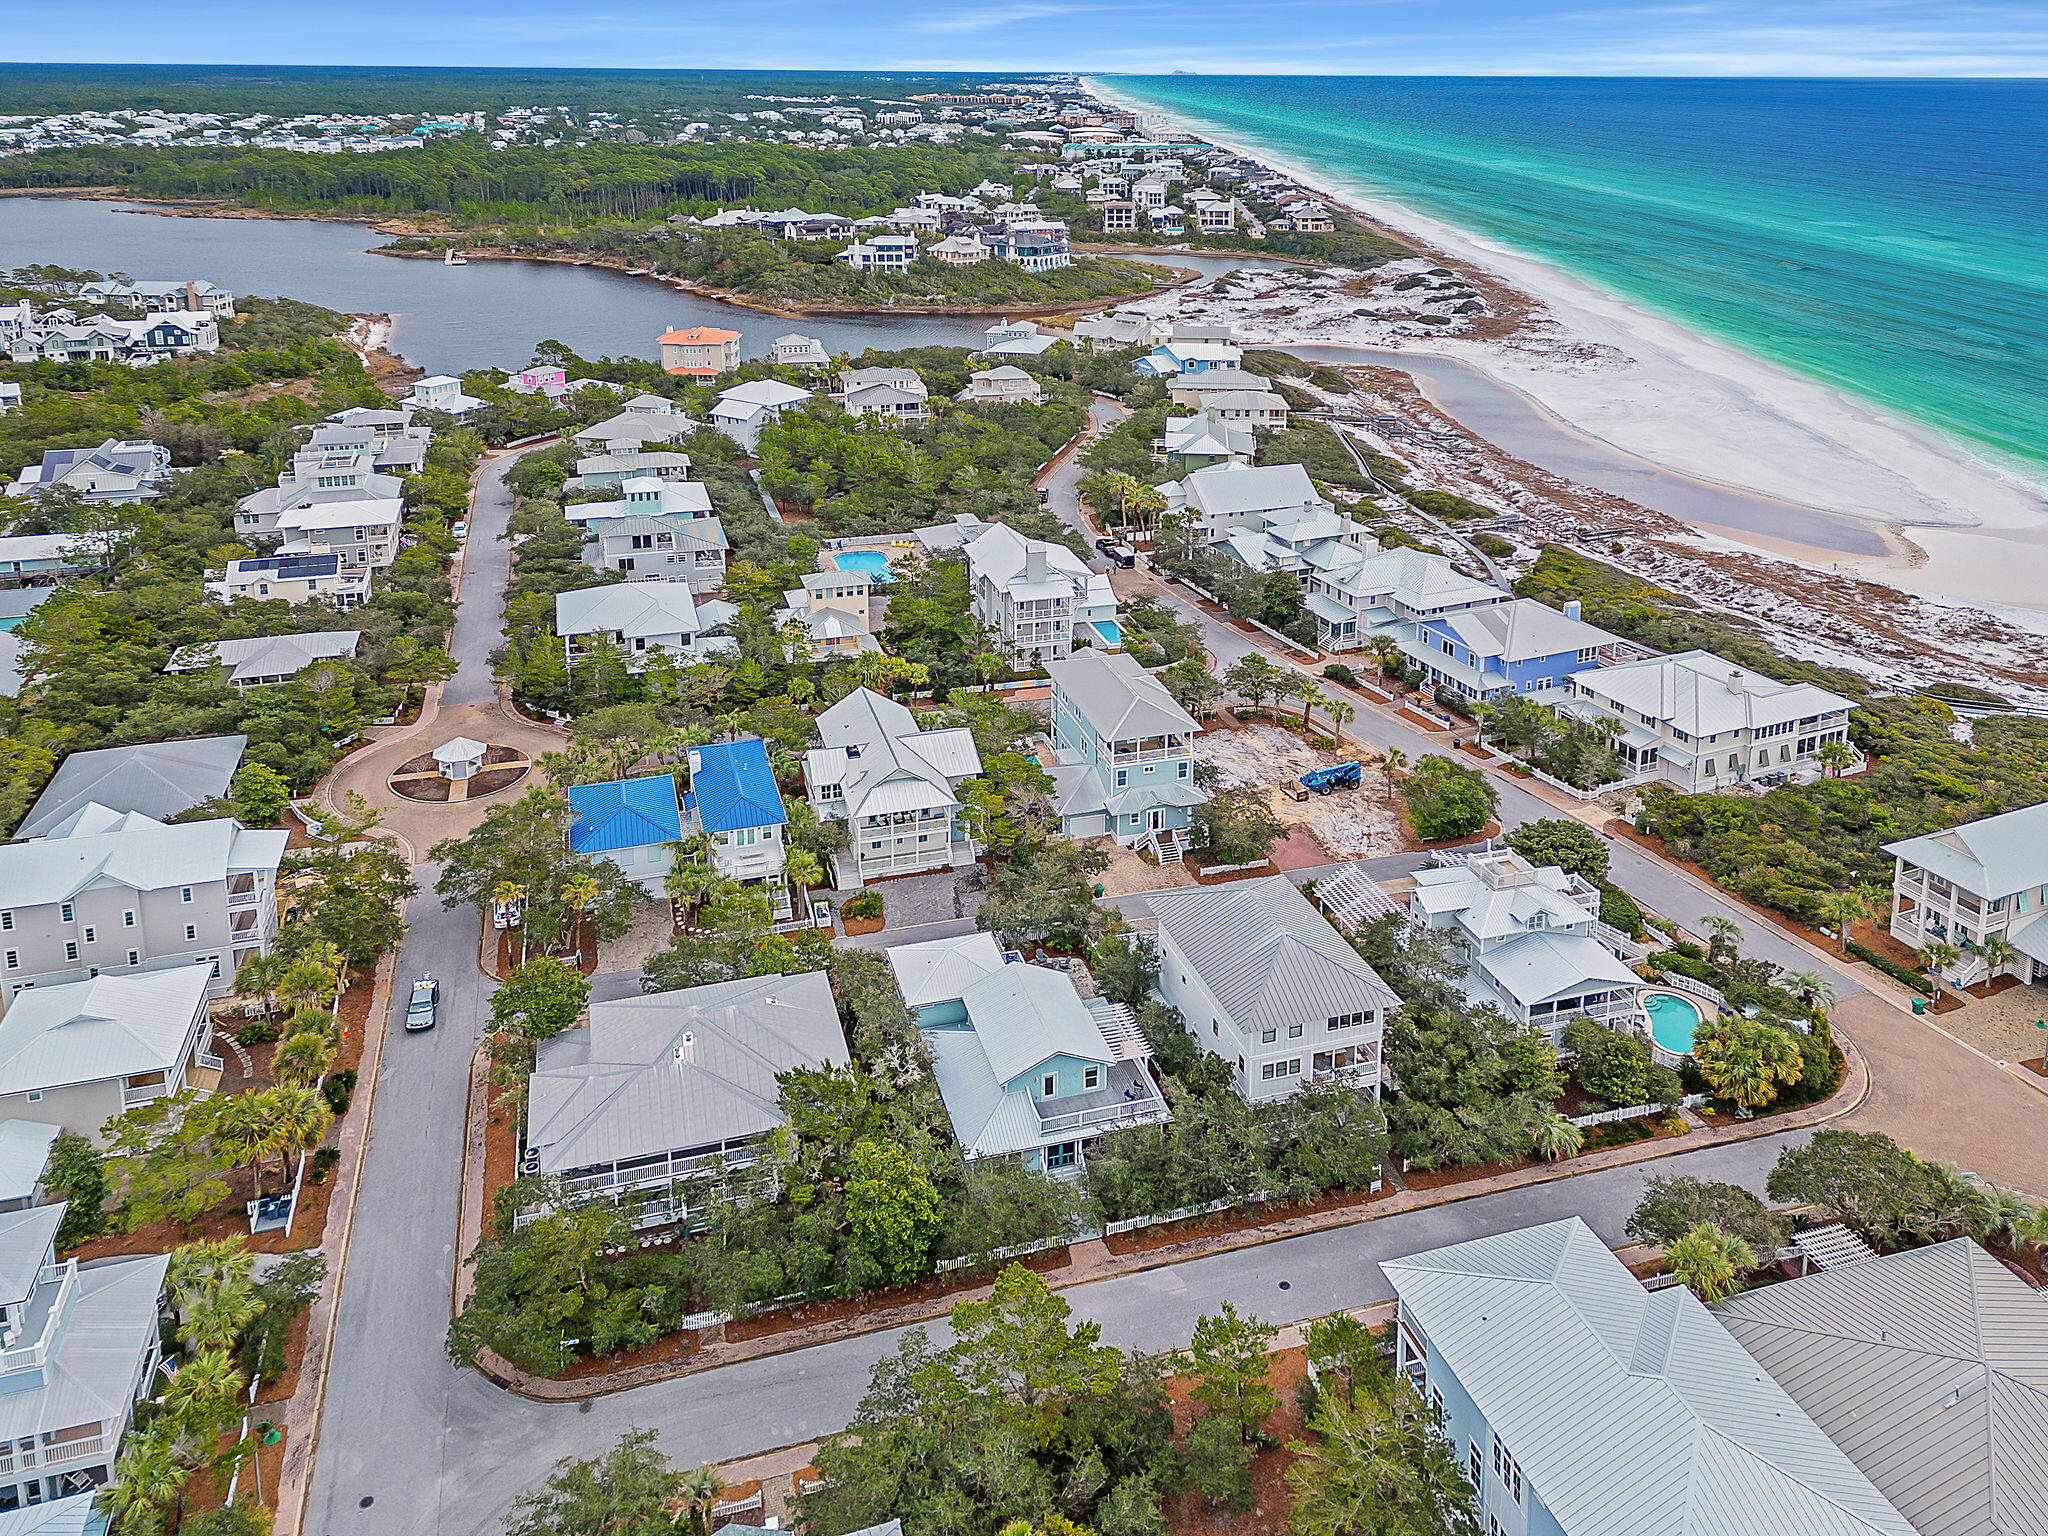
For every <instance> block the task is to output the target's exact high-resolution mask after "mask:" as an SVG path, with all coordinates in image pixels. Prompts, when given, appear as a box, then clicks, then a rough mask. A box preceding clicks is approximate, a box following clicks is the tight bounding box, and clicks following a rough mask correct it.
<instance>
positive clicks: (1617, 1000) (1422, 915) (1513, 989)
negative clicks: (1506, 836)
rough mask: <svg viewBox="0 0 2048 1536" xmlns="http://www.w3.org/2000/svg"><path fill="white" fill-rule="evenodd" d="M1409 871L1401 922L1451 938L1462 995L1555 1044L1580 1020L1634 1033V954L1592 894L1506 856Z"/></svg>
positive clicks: (1574, 881)
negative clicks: (1410, 884) (1459, 956)
mask: <svg viewBox="0 0 2048 1536" xmlns="http://www.w3.org/2000/svg"><path fill="white" fill-rule="evenodd" d="M1438 858H1439V863H1438V864H1437V865H1436V866H1435V867H1433V868H1424V869H1418V870H1416V871H1415V873H1414V875H1413V876H1412V879H1413V881H1414V888H1413V889H1412V890H1411V891H1409V892H1408V895H1407V902H1408V915H1409V917H1410V919H1411V920H1412V921H1415V922H1418V923H1420V924H1422V925H1423V926H1424V927H1428V928H1433V929H1436V930H1439V931H1442V932H1449V933H1451V934H1454V935H1455V936H1456V938H1457V940H1458V942H1459V944H1460V946H1461V947H1462V950H1463V957H1464V960H1465V963H1466V969H1465V980H1464V986H1465V994H1466V996H1467V997H1468V998H1470V999H1471V1000H1472V1001H1473V1002H1474V1003H1476V1004H1479V1005H1481V1006H1486V1005H1491V1006H1493V1007H1496V1008H1498V1009H1500V1011H1501V1012H1502V1013H1504V1014H1506V1015H1507V1016H1508V1018H1510V1019H1512V1020H1513V1021H1514V1022H1515V1023H1517V1024H1526V1025H1532V1026H1534V1027H1535V1028H1537V1029H1541V1030H1545V1031H1547V1032H1548V1033H1549V1035H1550V1037H1551V1038H1552V1039H1553V1040H1555V1039H1556V1038H1557V1036H1558V1035H1559V1033H1560V1032H1561V1031H1562V1030H1563V1029H1564V1026H1565V1025H1566V1024H1567V1023H1569V1022H1570V1021H1571V1020H1572V1019H1574V1018H1576V1017H1578V1016H1579V1015H1580V1014H1584V1015H1585V1016H1586V1017H1588V1018H1592V1019H1599V1020H1602V1021H1604V1022H1608V1023H1611V1024H1615V1025H1617V1026H1622V1027H1636V1026H1638V1025H1639V1024H1640V1023H1641V1022H1642V1021H1641V1019H1640V1017H1639V1014H1640V1010H1639V1008H1638V1005H1637V1002H1636V998H1637V994H1638V992H1639V990H1640V988H1641V986H1642V978H1641V977H1639V976H1637V975H1636V973H1635V972H1634V971H1632V970H1630V969H1629V968H1628V966H1627V964H1625V963H1624V961H1623V958H1622V957H1623V956H1624V955H1626V956H1627V957H1628V958H1629V959H1636V958H1639V957H1640V956H1641V954H1642V952H1643V951H1642V946H1641V945H1639V944H1637V943H1635V942H1634V941H1633V940H1632V939H1630V938H1629V937H1628V936H1627V935H1626V934H1624V933H1621V932H1619V931H1618V930H1616V929H1614V928H1611V927H1609V926H1608V925H1607V924H1605V923H1603V922H1601V921H1600V919H1599V917H1598V915H1597V914H1598V913H1599V910H1600V893H1599V892H1598V891H1596V890H1595V889H1594V888H1593V887H1592V886H1591V885H1589V884H1588V883H1587V882H1586V881H1585V880H1583V879H1581V878H1580V877H1579V876H1578V875H1575V874H1570V873H1567V872H1566V871H1565V870H1562V869H1559V868H1558V867H1557V866H1556V865H1554V864H1546V865H1544V866H1543V867H1542V868H1540V869H1539V868H1537V867H1536V866H1535V865H1532V864H1531V863H1530V862H1529V861H1528V860H1527V859H1525V858H1523V857H1522V856H1521V855H1520V854H1519V853H1516V852H1515V851H1514V850H1512V849H1509V848H1486V849H1483V850H1481V851H1478V852H1475V853H1470V854H1440V855H1438Z"/></svg>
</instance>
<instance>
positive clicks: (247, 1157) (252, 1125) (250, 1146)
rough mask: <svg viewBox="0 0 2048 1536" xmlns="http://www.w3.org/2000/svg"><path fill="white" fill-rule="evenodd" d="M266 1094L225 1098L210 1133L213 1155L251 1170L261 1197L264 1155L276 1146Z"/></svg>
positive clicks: (236, 1166)
mask: <svg viewBox="0 0 2048 1536" xmlns="http://www.w3.org/2000/svg"><path fill="white" fill-rule="evenodd" d="M265 1097H266V1095H264V1094H262V1093H237V1094H234V1095H232V1096H230V1097H229V1098H227V1099H225V1100H224V1101H222V1103H221V1106H220V1110H219V1113H218V1117H217V1118H216V1120H215V1121H214V1127H213V1135H212V1137H211V1142H212V1146H213V1153H214V1156H216V1157H218V1158H220V1159H222V1160H223V1161H225V1162H226V1163H227V1164H228V1165H229V1166H230V1167H234V1168H247V1169H249V1170H250V1177H251V1178H252V1179H253V1181H254V1182H255V1185H256V1194H257V1196H258V1197H259V1198H260V1197H261V1196H262V1194H263V1159H264V1158H266V1157H268V1156H269V1155H270V1154H271V1153H272V1152H274V1151H276V1150H277V1148H276V1145H275V1143H274V1141H273V1139H272V1134H271V1128H270V1117H269V1115H268V1113H267V1112H266V1107H265V1105H264V1102H263V1101H264V1099H265Z"/></svg>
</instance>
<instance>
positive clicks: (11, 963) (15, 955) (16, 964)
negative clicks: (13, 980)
mask: <svg viewBox="0 0 2048 1536" xmlns="http://www.w3.org/2000/svg"><path fill="white" fill-rule="evenodd" d="M7 969H9V970H10V971H18V970H20V969H21V951H20V950H18V949H10V950H9V951H7Z"/></svg>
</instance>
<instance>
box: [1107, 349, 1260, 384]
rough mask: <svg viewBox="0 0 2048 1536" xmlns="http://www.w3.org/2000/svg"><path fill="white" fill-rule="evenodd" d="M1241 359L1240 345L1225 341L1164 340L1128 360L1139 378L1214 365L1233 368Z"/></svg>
mask: <svg viewBox="0 0 2048 1536" xmlns="http://www.w3.org/2000/svg"><path fill="white" fill-rule="evenodd" d="M1243 360H1244V352H1243V349H1241V348H1239V347H1236V346H1233V345H1232V344H1231V343H1230V342H1227V341H1208V340H1201V341H1194V340H1176V341H1166V342H1161V343H1160V344H1159V345H1158V346H1156V347H1154V348H1153V349H1152V350H1151V351H1150V352H1148V353H1146V354H1145V355H1144V356H1143V357H1141V358H1139V359H1138V360H1137V361H1136V362H1135V363H1133V364H1131V372H1133V373H1135V374H1137V375H1138V376H1139V377H1141V378H1151V379H1173V378H1179V377H1181V376H1182V375H1184V374H1191V373H1209V372H1211V371H1213V370H1215V369H1218V368H1231V369H1234V368H1236V367H1237V366H1238V364H1239V363H1241V362H1242V361H1243Z"/></svg>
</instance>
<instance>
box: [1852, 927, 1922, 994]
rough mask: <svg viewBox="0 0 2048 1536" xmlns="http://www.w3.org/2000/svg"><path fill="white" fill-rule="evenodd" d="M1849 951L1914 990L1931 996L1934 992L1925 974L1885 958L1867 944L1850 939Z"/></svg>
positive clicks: (1866, 963)
mask: <svg viewBox="0 0 2048 1536" xmlns="http://www.w3.org/2000/svg"><path fill="white" fill-rule="evenodd" d="M1849 953H1850V954H1852V955H1854V956H1855V957H1856V958H1857V959H1858V960H1861V961H1862V962H1863V963H1864V964H1865V965H1874V966H1876V967H1877V968H1878V969H1879V970H1880V971H1883V972H1884V973H1885V975H1887V976H1889V977H1891V979H1892V980H1893V981H1903V982H1904V983H1905V984H1906V985H1907V986H1909V987H1911V988H1912V989H1913V990H1914V991H1915V992H1925V993H1927V994H1928V995H1929V996H1932V995H1933V993H1934V983H1933V982H1931V981H1929V980H1928V979H1927V978H1926V977H1925V976H1923V975H1921V974H1920V973H1919V972H1918V971H1916V970H1912V969H1910V968H1908V967H1906V966H1903V965H1901V964H1899V962H1898V961H1896V960H1891V959H1887V958H1886V957H1885V956H1883V955H1880V954H1879V953H1878V952H1877V951H1876V950H1874V949H1872V948H1871V947H1870V946H1869V945H1867V944H1859V943H1857V942H1856V941H1855V940H1854V939H1851V940H1850V941H1849Z"/></svg>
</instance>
